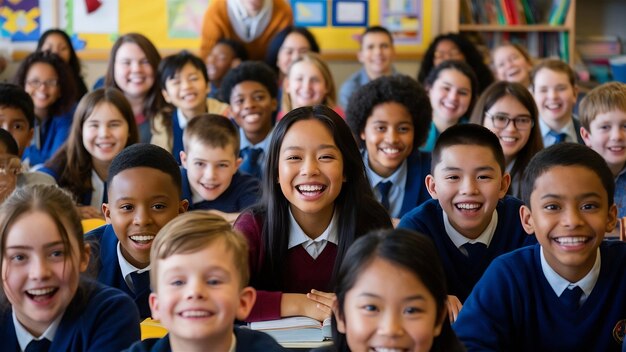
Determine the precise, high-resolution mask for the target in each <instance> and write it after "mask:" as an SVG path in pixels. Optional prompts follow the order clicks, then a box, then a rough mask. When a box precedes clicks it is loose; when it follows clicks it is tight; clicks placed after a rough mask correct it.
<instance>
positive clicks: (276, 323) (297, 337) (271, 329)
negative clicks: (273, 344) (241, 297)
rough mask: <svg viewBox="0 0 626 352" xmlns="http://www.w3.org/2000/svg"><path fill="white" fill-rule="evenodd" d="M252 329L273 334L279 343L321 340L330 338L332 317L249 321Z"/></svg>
mask: <svg viewBox="0 0 626 352" xmlns="http://www.w3.org/2000/svg"><path fill="white" fill-rule="evenodd" d="M248 327H250V329H252V330H257V331H262V332H264V333H266V334H268V335H270V336H272V337H273V338H274V339H275V340H276V341H278V343H280V344H283V343H291V342H321V341H327V340H330V339H331V337H332V331H331V330H332V329H331V324H330V318H327V319H325V320H324V321H323V322H319V321H318V320H315V319H313V318H309V317H302V316H298V317H289V318H283V319H277V320H268V321H260V322H253V323H249V324H248Z"/></svg>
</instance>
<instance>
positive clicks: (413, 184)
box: [399, 151, 431, 217]
mask: <svg viewBox="0 0 626 352" xmlns="http://www.w3.org/2000/svg"><path fill="white" fill-rule="evenodd" d="M406 160H407V167H408V170H407V174H406V183H405V184H404V199H403V201H402V208H401V209H400V216H399V217H402V216H403V215H404V214H406V213H408V212H409V211H411V210H413V208H415V207H417V206H418V205H420V204H422V203H424V202H425V201H427V200H429V199H431V197H430V193H428V189H427V188H426V181H425V180H426V176H428V174H429V173H430V163H431V156H430V153H426V152H419V151H418V152H414V153H411V155H409V157H408V158H407V159H406Z"/></svg>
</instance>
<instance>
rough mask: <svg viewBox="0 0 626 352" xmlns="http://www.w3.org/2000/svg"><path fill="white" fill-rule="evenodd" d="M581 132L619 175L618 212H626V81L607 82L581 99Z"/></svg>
mask: <svg viewBox="0 0 626 352" xmlns="http://www.w3.org/2000/svg"><path fill="white" fill-rule="evenodd" d="M579 113H580V122H581V124H582V127H581V128H580V134H581V136H582V137H583V140H584V141H585V144H586V145H587V146H588V147H590V148H591V149H593V150H595V151H596V152H597V153H598V154H600V155H601V156H602V158H604V161H606V163H607V164H608V165H609V169H611V172H612V173H613V177H614V178H615V197H614V198H615V205H617V216H618V217H620V218H621V217H624V216H626V172H625V171H626V168H625V166H626V84H624V83H620V82H611V83H606V84H603V85H601V86H598V87H596V88H594V89H593V90H592V91H591V92H589V94H587V95H586V96H585V98H584V99H583V100H582V102H581V103H580V108H579Z"/></svg>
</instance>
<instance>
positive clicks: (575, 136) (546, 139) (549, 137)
mask: <svg viewBox="0 0 626 352" xmlns="http://www.w3.org/2000/svg"><path fill="white" fill-rule="evenodd" d="M539 130H540V131H541V138H542V139H543V146H544V147H545V148H547V147H549V146H551V145H553V144H556V143H560V142H571V143H579V144H585V141H584V140H583V137H582V136H581V135H580V120H578V118H577V117H575V116H572V118H571V120H570V121H569V122H568V123H567V124H566V125H565V126H564V127H563V128H562V129H561V130H559V131H553V130H552V129H550V126H548V125H547V124H546V123H545V122H543V119H539ZM561 134H563V135H562V136H559V135H561Z"/></svg>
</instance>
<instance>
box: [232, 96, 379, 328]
mask: <svg viewBox="0 0 626 352" xmlns="http://www.w3.org/2000/svg"><path fill="white" fill-rule="evenodd" d="M263 182H264V185H263V186H264V187H263V188H264V194H263V198H262V200H261V202H260V204H259V205H258V206H255V207H253V208H252V209H250V210H248V211H245V212H244V213H242V215H241V216H240V217H239V218H238V219H237V221H236V222H235V225H234V227H235V229H237V230H239V231H241V233H243V234H244V235H245V236H246V238H247V239H248V242H249V245H250V272H251V285H252V286H253V287H255V288H256V289H257V290H260V291H259V292H258V295H257V301H256V302H257V303H256V304H255V306H254V308H253V309H252V313H251V314H250V316H249V317H248V320H250V321H258V320H267V319H278V318H280V317H287V316H294V315H304V316H309V317H312V318H315V319H318V320H320V321H321V320H324V319H325V318H327V317H329V316H330V311H331V306H332V304H333V302H334V294H333V293H331V279H332V278H333V277H334V275H335V273H336V271H337V269H338V267H339V265H340V264H341V262H342V260H343V257H344V255H345V252H346V250H347V248H348V247H349V246H350V244H352V242H353V241H354V239H355V238H357V237H359V236H361V235H363V234H365V233H366V232H367V231H369V230H371V229H378V228H385V227H386V228H389V227H391V220H390V218H389V215H388V214H387V212H386V211H385V209H384V208H383V207H382V206H381V205H380V204H379V203H378V202H377V201H376V200H375V199H374V197H373V195H372V191H371V189H370V187H369V184H368V182H367V179H366V177H365V170H364V165H363V161H362V159H361V155H360V153H359V150H358V147H357V145H356V143H355V142H354V138H353V137H352V135H351V132H350V129H349V128H348V126H347V125H346V123H345V122H344V121H343V119H342V118H341V117H340V116H339V115H337V114H336V113H335V112H334V111H332V110H331V109H330V108H328V107H326V106H323V105H316V106H313V107H302V108H298V109H296V110H293V111H291V112H290V113H289V114H287V115H286V116H285V118H284V119H282V120H281V121H280V122H279V123H278V125H277V126H276V128H275V130H274V133H273V135H272V140H271V144H270V148H269V157H268V165H267V169H266V170H265V173H264V175H263ZM283 292H284V293H283Z"/></svg>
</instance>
